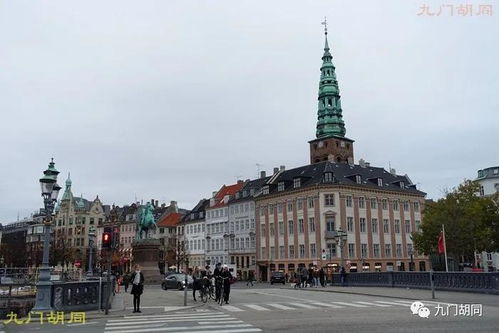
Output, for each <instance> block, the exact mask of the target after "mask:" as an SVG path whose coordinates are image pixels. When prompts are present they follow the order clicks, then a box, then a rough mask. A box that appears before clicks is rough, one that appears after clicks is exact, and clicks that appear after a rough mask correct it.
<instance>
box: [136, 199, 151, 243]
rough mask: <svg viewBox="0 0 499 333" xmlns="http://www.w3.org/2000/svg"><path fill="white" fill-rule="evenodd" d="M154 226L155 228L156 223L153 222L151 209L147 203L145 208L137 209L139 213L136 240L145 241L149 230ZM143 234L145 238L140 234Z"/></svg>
mask: <svg viewBox="0 0 499 333" xmlns="http://www.w3.org/2000/svg"><path fill="white" fill-rule="evenodd" d="M152 226H154V227H156V222H155V221H154V215H153V207H152V205H151V203H150V202H148V203H147V204H146V205H145V206H141V207H140V208H139V212H138V214H137V229H136V230H137V233H136V236H135V238H136V239H147V238H148V236H149V235H148V233H149V229H150V228H151V227H152ZM143 232H145V237H144V236H143V235H142V233H143Z"/></svg>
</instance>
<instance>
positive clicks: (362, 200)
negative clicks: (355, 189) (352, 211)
mask: <svg viewBox="0 0 499 333" xmlns="http://www.w3.org/2000/svg"><path fill="white" fill-rule="evenodd" d="M359 208H366V202H365V199H364V197H359Z"/></svg>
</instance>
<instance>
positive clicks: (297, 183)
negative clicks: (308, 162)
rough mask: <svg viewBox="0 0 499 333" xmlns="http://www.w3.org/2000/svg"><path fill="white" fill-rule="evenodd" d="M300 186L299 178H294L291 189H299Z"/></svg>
mask: <svg viewBox="0 0 499 333" xmlns="http://www.w3.org/2000/svg"><path fill="white" fill-rule="evenodd" d="M300 185H301V180H300V178H295V179H293V187H294V188H298V187H300Z"/></svg>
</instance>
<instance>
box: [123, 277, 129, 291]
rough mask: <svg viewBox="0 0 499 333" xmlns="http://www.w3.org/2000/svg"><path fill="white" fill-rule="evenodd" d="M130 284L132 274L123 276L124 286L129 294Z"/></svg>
mask: <svg viewBox="0 0 499 333" xmlns="http://www.w3.org/2000/svg"><path fill="white" fill-rule="evenodd" d="M129 284H130V273H126V274H125V276H123V286H124V287H125V292H128V285H129Z"/></svg>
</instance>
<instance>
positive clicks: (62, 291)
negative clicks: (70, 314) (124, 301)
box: [0, 276, 116, 318]
mask: <svg viewBox="0 0 499 333" xmlns="http://www.w3.org/2000/svg"><path fill="white" fill-rule="evenodd" d="M115 288H116V279H115V278H114V276H111V288H108V285H107V283H106V279H105V278H102V279H99V278H96V279H93V280H87V281H77V282H53V284H52V302H51V305H52V307H53V309H54V311H90V310H100V309H104V307H105V304H106V297H107V296H108V295H110V301H109V304H111V303H112V299H113V296H114V290H115ZM35 298H36V285H35V284H33V283H30V284H29V283H21V284H16V283H9V284H0V317H2V318H5V316H6V314H7V313H10V312H14V313H17V314H18V315H20V316H24V315H26V314H27V313H28V312H29V311H30V310H31V309H32V308H33V306H34V304H35Z"/></svg>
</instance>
